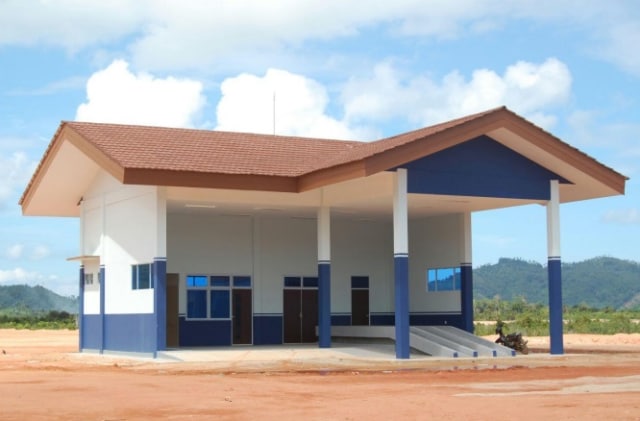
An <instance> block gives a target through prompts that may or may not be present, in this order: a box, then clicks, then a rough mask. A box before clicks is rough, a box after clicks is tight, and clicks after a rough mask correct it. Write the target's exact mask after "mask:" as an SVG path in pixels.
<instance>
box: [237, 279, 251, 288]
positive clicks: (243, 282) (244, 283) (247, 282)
mask: <svg viewBox="0 0 640 421" xmlns="http://www.w3.org/2000/svg"><path fill="white" fill-rule="evenodd" d="M233 286H234V288H250V287H251V277H250V276H234V277H233Z"/></svg>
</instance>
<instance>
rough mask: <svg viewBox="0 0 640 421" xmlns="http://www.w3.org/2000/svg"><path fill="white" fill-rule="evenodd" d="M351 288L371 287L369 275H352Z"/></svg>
mask: <svg viewBox="0 0 640 421" xmlns="http://www.w3.org/2000/svg"><path fill="white" fill-rule="evenodd" d="M351 288H369V277H368V276H352V277H351Z"/></svg>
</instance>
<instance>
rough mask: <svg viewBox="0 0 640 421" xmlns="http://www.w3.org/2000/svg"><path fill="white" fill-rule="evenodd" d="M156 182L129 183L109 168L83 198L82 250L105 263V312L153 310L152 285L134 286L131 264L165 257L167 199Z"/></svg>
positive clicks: (144, 311)
mask: <svg viewBox="0 0 640 421" xmlns="http://www.w3.org/2000/svg"><path fill="white" fill-rule="evenodd" d="M162 193H163V192H162V190H161V189H159V188H157V187H153V186H125V185H122V184H120V183H119V182H118V181H117V180H115V179H114V178H112V177H111V176H110V175H108V174H107V173H105V172H101V173H100V174H99V175H98V176H97V177H96V179H95V180H94V181H93V183H92V185H91V188H90V189H89V190H88V191H87V193H86V194H85V196H84V198H83V207H84V210H83V217H82V218H83V221H82V223H81V227H82V229H83V233H82V241H81V244H82V247H83V248H84V250H82V254H86V255H97V256H100V263H99V264H100V265H104V266H105V278H106V279H105V280H104V281H105V312H106V313H107V314H127V313H152V312H153V289H146V290H132V288H131V265H133V264H145V263H152V262H153V259H154V257H164V254H165V247H164V243H165V238H164V235H165V234H164V228H163V226H164V225H165V220H164V215H165V212H166V211H165V209H166V203H165V201H164V195H163V194H162Z"/></svg>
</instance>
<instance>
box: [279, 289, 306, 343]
mask: <svg viewBox="0 0 640 421" xmlns="http://www.w3.org/2000/svg"><path fill="white" fill-rule="evenodd" d="M301 293H302V291H301V290H300V289H285V290H284V295H283V312H282V318H283V324H284V326H283V328H284V343H288V344H292V343H299V342H300V335H301V333H300V320H301V317H302V307H301V305H302V300H301Z"/></svg>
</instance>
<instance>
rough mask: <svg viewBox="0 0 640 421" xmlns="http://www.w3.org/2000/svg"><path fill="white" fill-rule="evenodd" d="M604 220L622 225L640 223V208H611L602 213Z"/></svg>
mask: <svg viewBox="0 0 640 421" xmlns="http://www.w3.org/2000/svg"><path fill="white" fill-rule="evenodd" d="M602 220H603V221H604V222H609V223H613V224H622V225H640V210H639V209H633V208H632V209H617V210H610V211H608V212H606V213H605V214H604V215H602Z"/></svg>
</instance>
